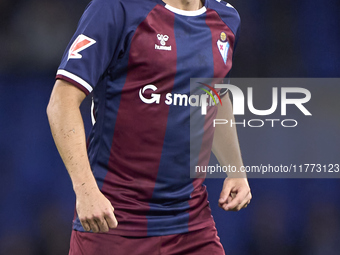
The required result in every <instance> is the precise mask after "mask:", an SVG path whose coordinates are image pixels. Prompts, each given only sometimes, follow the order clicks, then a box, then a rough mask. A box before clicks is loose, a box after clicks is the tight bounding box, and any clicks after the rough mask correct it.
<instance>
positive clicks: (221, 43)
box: [217, 32, 230, 64]
mask: <svg viewBox="0 0 340 255" xmlns="http://www.w3.org/2000/svg"><path fill="white" fill-rule="evenodd" d="M217 47H218V50H219V52H220V53H221V56H222V58H223V61H224V64H227V60H228V51H229V47H230V45H229V42H228V40H227V34H226V33H225V32H222V33H221V34H220V39H219V40H218V41H217Z"/></svg>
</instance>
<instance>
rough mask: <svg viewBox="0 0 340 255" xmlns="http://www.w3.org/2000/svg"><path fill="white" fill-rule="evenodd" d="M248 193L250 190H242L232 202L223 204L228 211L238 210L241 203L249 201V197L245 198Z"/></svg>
mask: <svg viewBox="0 0 340 255" xmlns="http://www.w3.org/2000/svg"><path fill="white" fill-rule="evenodd" d="M247 193H248V192H245V191H241V192H239V193H237V194H236V196H235V198H234V199H233V200H232V201H231V202H230V203H228V204H224V205H223V209H224V210H226V211H231V210H237V208H238V206H239V205H241V204H243V203H244V204H245V203H246V202H247V201H248V199H247V200H245V198H246V196H247ZM244 204H243V205H244Z"/></svg>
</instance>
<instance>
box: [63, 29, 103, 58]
mask: <svg viewBox="0 0 340 255" xmlns="http://www.w3.org/2000/svg"><path fill="white" fill-rule="evenodd" d="M95 43H96V41H95V40H93V39H92V38H90V37H87V36H86V35H83V34H81V35H79V36H78V37H77V39H76V40H75V41H74V42H73V44H72V45H71V48H70V50H69V52H68V60H69V59H71V58H73V59H81V58H82V57H83V56H82V55H81V54H79V52H81V51H83V50H85V49H86V48H88V47H90V46H91V45H93V44H95Z"/></svg>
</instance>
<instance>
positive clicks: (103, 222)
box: [95, 217, 109, 232]
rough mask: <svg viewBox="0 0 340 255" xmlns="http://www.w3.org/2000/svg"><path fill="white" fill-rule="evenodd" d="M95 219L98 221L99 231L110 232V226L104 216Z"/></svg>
mask: <svg viewBox="0 0 340 255" xmlns="http://www.w3.org/2000/svg"><path fill="white" fill-rule="evenodd" d="M95 221H96V222H97V225H98V227H99V232H108V231H109V226H108V224H107V222H106V220H105V218H104V217H101V218H96V219H95Z"/></svg>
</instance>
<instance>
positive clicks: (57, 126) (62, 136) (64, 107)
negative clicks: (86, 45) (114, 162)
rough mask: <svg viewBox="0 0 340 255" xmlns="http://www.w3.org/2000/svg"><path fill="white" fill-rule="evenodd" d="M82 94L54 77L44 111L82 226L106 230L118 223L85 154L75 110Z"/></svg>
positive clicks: (78, 114)
mask: <svg viewBox="0 0 340 255" xmlns="http://www.w3.org/2000/svg"><path fill="white" fill-rule="evenodd" d="M84 98H85V94H84V93H83V92H82V91H81V90H79V89H78V88H76V87H75V86H73V85H71V84H69V83H68V82H66V81H63V80H57V81H56V83H55V86H54V88H53V91H52V94H51V98H50V102H49V104H48V107H47V115H48V120H49V123H50V127H51V132H52V135H53V139H54V141H55V144H56V146H57V148H58V151H59V154H60V156H61V158H62V160H63V162H64V164H65V166H66V168H67V170H68V173H69V175H70V177H71V180H72V184H73V189H74V192H75V194H76V209H77V213H78V216H79V219H80V221H81V224H82V226H83V227H84V229H85V230H86V231H90V230H92V231H93V232H107V231H109V229H110V228H116V227H117V224H118V223H117V220H116V218H115V216H114V208H113V207H112V205H111V203H110V201H109V200H108V199H107V198H106V197H105V196H104V195H103V194H102V193H101V192H100V190H99V188H98V185H97V183H96V181H95V178H94V176H93V174H92V171H91V167H90V163H89V160H88V157H87V151H86V138H85V130H84V123H83V119H82V116H81V113H80V110H79V106H80V104H81V102H82V101H83V100H84Z"/></svg>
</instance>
